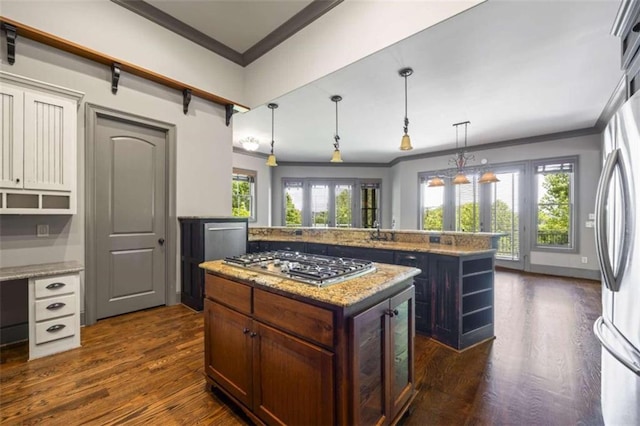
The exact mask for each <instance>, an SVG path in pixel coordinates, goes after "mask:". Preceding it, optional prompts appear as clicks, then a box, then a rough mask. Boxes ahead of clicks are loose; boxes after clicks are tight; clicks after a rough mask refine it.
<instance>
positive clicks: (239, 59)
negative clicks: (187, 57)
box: [111, 0, 344, 67]
mask: <svg viewBox="0 0 640 426" xmlns="http://www.w3.org/2000/svg"><path fill="white" fill-rule="evenodd" d="M111 1H112V2H113V3H115V4H117V5H119V6H122V7H124V8H125V9H128V10H130V11H131V12H133V13H136V14H138V15H140V16H142V17H143V18H146V19H148V20H150V21H151V22H153V23H156V24H158V25H160V26H161V27H163V28H166V29H167V30H169V31H172V32H174V33H176V34H178V35H180V36H182V37H184V38H186V39H187V40H189V41H192V42H194V43H196V44H198V45H200V46H202V47H204V48H205V49H208V50H210V51H212V52H213V53H215V54H217V55H220V56H222V57H223V58H225V59H228V60H230V61H231V62H234V63H236V64H238V65H240V66H242V67H246V66H247V65H249V64H250V63H252V62H253V61H255V60H256V59H258V58H260V57H261V56H262V55H264V54H266V53H267V52H269V51H270V50H271V49H273V48H274V47H276V46H278V45H279V44H280V43H282V42H283V41H285V40H286V39H288V38H289V37H291V36H293V35H294V34H295V33H297V32H298V31H300V30H301V29H303V28H304V27H306V26H307V25H309V24H311V23H312V22H313V21H315V20H316V19H318V18H319V17H321V16H322V15H324V14H325V13H327V12H328V11H330V10H331V9H333V8H334V7H336V6H337V5H338V4H340V3H342V2H343V1H344V0H313V1H312V2H311V3H310V4H309V5H307V6H306V7H305V8H304V9H302V10H301V11H300V12H298V13H296V14H295V15H294V16H292V17H291V18H290V19H289V20H287V21H286V22H285V23H283V24H282V25H280V26H279V27H278V28H276V29H275V30H273V31H272V32H271V33H269V34H268V35H267V36H266V37H264V38H263V39H262V40H260V41H258V42H257V43H256V44H254V45H253V46H252V47H250V48H249V49H247V51H246V52H244V53H240V52H238V51H237V50H234V49H232V48H230V47H229V46H227V45H226V44H224V43H221V42H219V41H218V40H216V39H214V38H212V37H209V36H208V35H206V34H204V33H202V32H200V31H198V30H196V29H195V28H193V27H191V26H189V25H187V24H185V23H184V22H182V21H180V20H178V19H176V18H174V17H173V16H171V15H169V14H168V13H165V12H163V11H162V10H160V9H158V8H157V7H155V6H152V5H151V4H149V3H147V2H145V1H143V0H111Z"/></svg>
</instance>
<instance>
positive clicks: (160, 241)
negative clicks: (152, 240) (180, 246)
mask: <svg viewBox="0 0 640 426" xmlns="http://www.w3.org/2000/svg"><path fill="white" fill-rule="evenodd" d="M158 244H160V245H161V246H162V245H164V238H160V239H159V240H158Z"/></svg>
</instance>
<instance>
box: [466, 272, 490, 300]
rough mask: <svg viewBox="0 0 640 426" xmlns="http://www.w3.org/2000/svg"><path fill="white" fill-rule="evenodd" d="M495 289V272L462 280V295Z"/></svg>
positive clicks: (478, 274) (479, 274)
mask: <svg viewBox="0 0 640 426" xmlns="http://www.w3.org/2000/svg"><path fill="white" fill-rule="evenodd" d="M492 288H493V271H492V270H491V271H487V272H484V273H477V274H474V275H470V276H466V277H464V278H462V295H463V296H465V295H467V294H471V293H475V292H477V291H480V290H489V289H492Z"/></svg>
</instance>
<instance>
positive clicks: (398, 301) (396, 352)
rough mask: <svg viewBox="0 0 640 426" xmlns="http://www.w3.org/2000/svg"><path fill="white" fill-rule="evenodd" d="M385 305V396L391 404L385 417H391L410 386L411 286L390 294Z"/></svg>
mask: <svg viewBox="0 0 640 426" xmlns="http://www.w3.org/2000/svg"><path fill="white" fill-rule="evenodd" d="M389 309H390V310H391V312H392V313H393V315H391V316H390V319H389V339H390V341H389V348H390V351H391V356H390V358H389V361H390V363H391V365H390V374H389V396H390V401H391V407H390V410H389V418H390V419H394V418H395V417H396V415H397V414H398V413H399V412H400V410H401V409H402V407H403V406H404V405H405V404H406V403H407V402H408V401H409V400H410V399H411V396H412V395H413V389H414V370H413V340H414V337H415V324H414V288H413V287H410V288H408V289H407V290H405V291H403V292H402V293H400V294H398V295H396V296H394V297H392V298H391V301H390V306H389Z"/></svg>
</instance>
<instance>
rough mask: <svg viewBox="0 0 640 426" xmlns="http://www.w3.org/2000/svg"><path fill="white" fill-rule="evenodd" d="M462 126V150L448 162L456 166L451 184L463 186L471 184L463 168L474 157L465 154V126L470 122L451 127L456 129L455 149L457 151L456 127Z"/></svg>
mask: <svg viewBox="0 0 640 426" xmlns="http://www.w3.org/2000/svg"><path fill="white" fill-rule="evenodd" d="M463 124H464V148H463V149H460V150H459V151H458V152H457V153H456V156H455V157H454V158H452V159H451V160H449V162H453V163H454V164H455V166H456V170H457V173H456V175H455V177H454V178H453V181H452V183H453V184H454V185H464V184H467V183H471V182H470V181H469V178H468V177H467V176H466V175H465V174H464V166H465V165H466V164H467V162H468V161H470V160H473V159H474V158H475V157H474V156H473V155H469V154H467V126H468V125H469V124H471V122H470V121H462V122H460V123H455V124H453V127H455V128H456V149H458V126H461V125H463Z"/></svg>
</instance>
